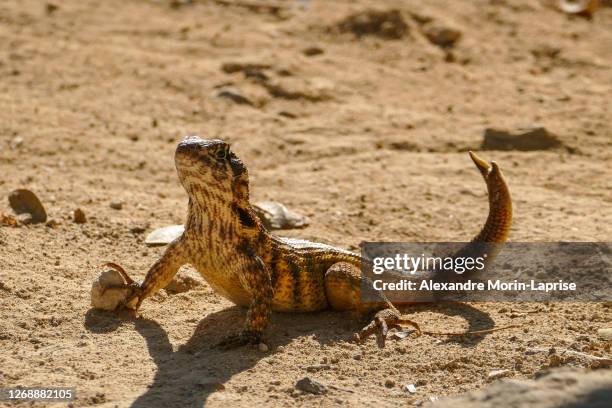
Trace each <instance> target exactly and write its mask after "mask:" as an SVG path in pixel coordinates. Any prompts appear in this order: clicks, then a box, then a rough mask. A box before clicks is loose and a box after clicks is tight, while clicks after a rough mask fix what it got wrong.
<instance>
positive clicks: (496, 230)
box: [470, 152, 512, 243]
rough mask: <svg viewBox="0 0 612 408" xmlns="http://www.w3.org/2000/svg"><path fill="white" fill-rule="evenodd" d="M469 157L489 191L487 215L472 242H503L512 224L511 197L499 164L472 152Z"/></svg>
mask: <svg viewBox="0 0 612 408" xmlns="http://www.w3.org/2000/svg"><path fill="white" fill-rule="evenodd" d="M470 157H471V158H472V161H474V164H475V165H476V167H477V168H478V170H479V171H480V174H482V177H483V178H484V180H485V182H486V183H487V191H488V193H489V215H488V217H487V221H486V222H485V225H484V226H483V227H482V229H481V230H480V233H478V235H476V237H474V239H473V240H472V242H487V243H503V242H505V241H506V239H507V238H508V234H509V233H510V226H511V225H512V198H511V197H510V190H509V189H508V185H507V184H506V180H505V179H504V175H503V174H502V172H501V170H500V168H499V166H498V165H497V163H495V162H491V164H489V163H487V162H486V161H484V160H483V159H481V158H480V157H478V156H477V155H476V153H474V152H470Z"/></svg>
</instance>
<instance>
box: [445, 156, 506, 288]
mask: <svg viewBox="0 0 612 408" xmlns="http://www.w3.org/2000/svg"><path fill="white" fill-rule="evenodd" d="M469 153H470V157H471V158H472V161H473V162H474V164H475V165H476V167H477V168H478V170H479V171H480V174H482V177H483V178H484V180H485V183H486V184H487V192H488V194H489V215H488V216H487V220H486V221H485V224H484V226H483V227H482V229H481V230H480V232H479V233H478V234H477V235H476V236H475V237H474V238H473V239H472V240H471V242H470V243H469V244H467V245H465V246H464V247H462V248H461V249H459V250H458V251H457V252H455V253H454V254H453V255H452V257H454V258H459V257H471V258H480V257H484V259H486V261H485V262H484V263H485V265H486V266H487V267H488V266H489V265H491V264H492V263H493V261H494V260H495V258H496V256H497V254H498V253H499V251H501V248H502V244H503V243H504V242H506V239H507V238H508V234H509V233H510V227H511V225H512V198H511V197H510V190H509V189H508V185H507V184H506V180H505V178H504V175H503V174H502V172H501V170H500V168H499V166H498V165H497V163H495V162H491V164H489V163H487V162H486V161H485V160H483V159H481V158H480V157H478V156H477V155H476V153H474V152H469ZM476 271H477V269H471V270H468V271H467V272H466V273H463V274H461V275H457V274H455V273H452V272H450V271H442V273H439V274H438V277H439V278H441V279H450V280H457V279H465V278H466V277H468V275H473V273H474V272H476ZM481 272H482V270H481Z"/></svg>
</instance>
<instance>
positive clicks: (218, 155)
mask: <svg viewBox="0 0 612 408" xmlns="http://www.w3.org/2000/svg"><path fill="white" fill-rule="evenodd" d="M226 156H227V150H226V149H219V150H217V151H216V152H215V158H216V159H217V160H225V157H226Z"/></svg>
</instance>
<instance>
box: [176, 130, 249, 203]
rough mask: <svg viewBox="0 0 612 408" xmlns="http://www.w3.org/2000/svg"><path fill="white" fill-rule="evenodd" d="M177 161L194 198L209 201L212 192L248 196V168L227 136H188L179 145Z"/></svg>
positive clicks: (180, 173)
mask: <svg viewBox="0 0 612 408" xmlns="http://www.w3.org/2000/svg"><path fill="white" fill-rule="evenodd" d="M174 163H175V165H176V170H177V172H178V176H179V179H180V180H181V184H182V185H183V187H184V188H185V190H187V194H189V197H190V198H191V199H193V200H197V201H206V199H207V197H212V194H215V195H216V196H217V197H216V199H219V198H222V199H228V200H231V199H232V198H234V197H239V198H246V199H248V183H249V176H248V172H247V169H246V167H245V166H244V164H243V163H242V161H240V159H239V158H238V157H237V156H236V155H235V154H234V153H233V152H232V151H231V150H230V146H229V144H228V143H226V142H224V141H223V140H219V139H208V140H207V139H201V138H199V137H198V136H187V137H186V138H184V139H183V140H182V141H181V142H180V143H179V144H178V146H177V147H176V153H175V154H174Z"/></svg>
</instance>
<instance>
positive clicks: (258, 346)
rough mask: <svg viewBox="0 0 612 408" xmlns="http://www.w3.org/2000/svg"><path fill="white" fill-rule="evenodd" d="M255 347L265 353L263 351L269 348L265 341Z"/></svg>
mask: <svg viewBox="0 0 612 408" xmlns="http://www.w3.org/2000/svg"><path fill="white" fill-rule="evenodd" d="M257 349H258V350H259V351H261V352H262V353H265V352H267V351H268V350H270V348H269V347H268V345H267V344H266V343H259V344H258V345H257Z"/></svg>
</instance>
